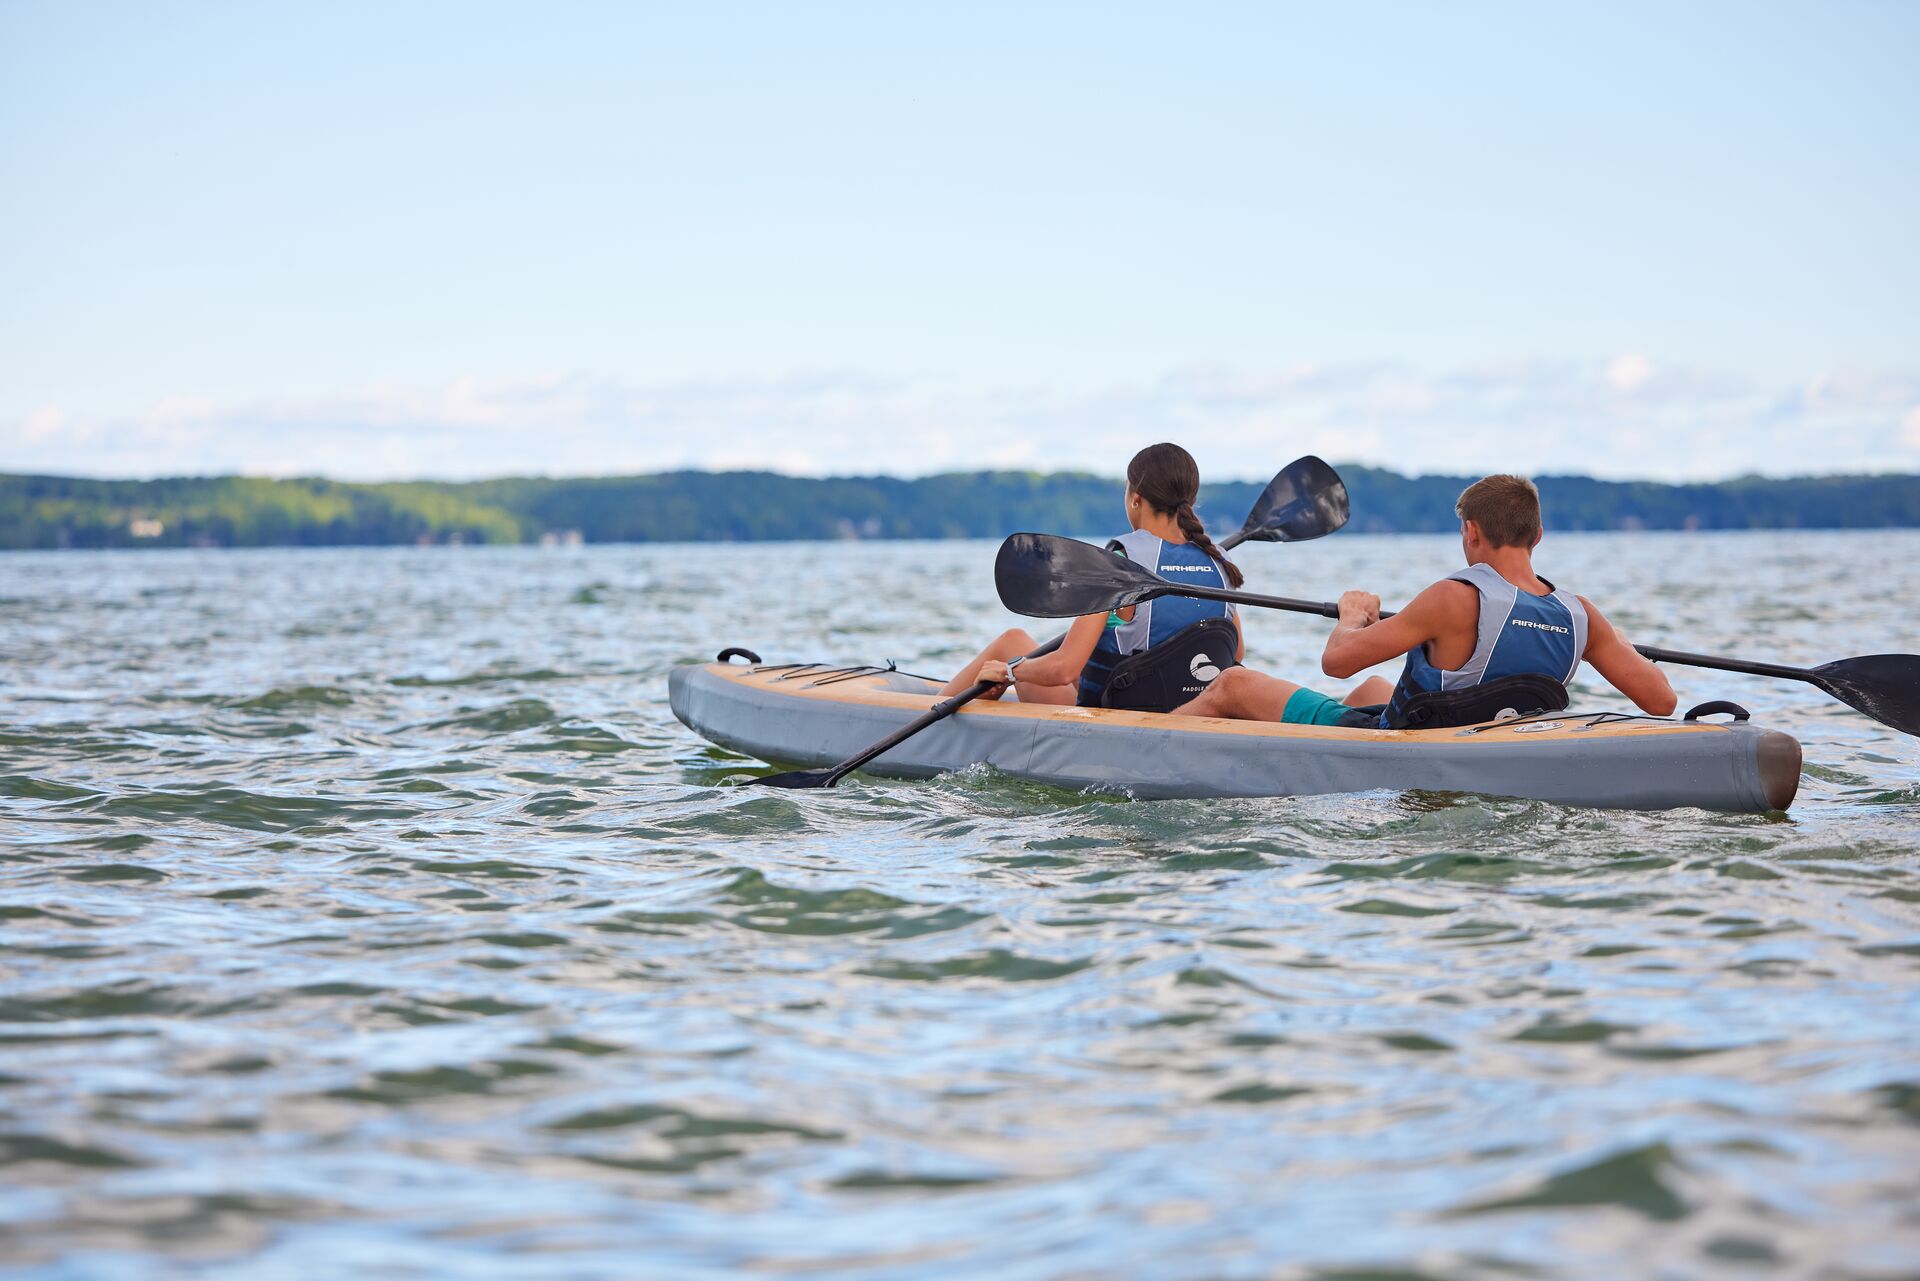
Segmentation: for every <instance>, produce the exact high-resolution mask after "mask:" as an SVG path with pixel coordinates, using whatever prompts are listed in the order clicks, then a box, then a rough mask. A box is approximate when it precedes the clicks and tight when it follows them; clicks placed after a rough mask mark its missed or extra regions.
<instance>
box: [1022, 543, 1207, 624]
mask: <svg viewBox="0 0 1920 1281" xmlns="http://www.w3.org/2000/svg"><path fill="white" fill-rule="evenodd" d="M993 585H994V586H995V587H996V588H998V589H999V591H1000V603H1001V604H1003V605H1005V606H1006V607H1007V608H1008V609H1010V610H1012V611H1013V612H1014V613H1016V614H1025V615H1027V616H1028V617H1029V618H1077V617H1079V616H1080V615H1082V614H1098V613H1101V612H1103V611H1105V610H1109V609H1123V608H1125V607H1126V606H1128V605H1138V604H1139V603H1140V602H1141V601H1145V600H1152V599H1153V598H1154V597H1156V596H1160V595H1164V594H1165V592H1166V590H1167V588H1168V587H1169V586H1170V584H1169V583H1168V582H1167V581H1166V580H1165V579H1163V578H1159V577H1157V576H1155V575H1153V574H1151V573H1148V572H1147V571H1146V570H1144V569H1142V568H1140V567H1139V566H1138V565H1136V564H1134V563H1133V562H1132V561H1130V560H1128V559H1127V558H1126V557H1125V556H1122V555H1120V554H1119V553H1117V552H1110V551H1108V550H1106V549H1105V548H1104V547H1095V546H1093V545H1092V544H1090V543H1082V542H1078V541H1076V540H1074V539H1071V538H1059V537H1056V536H1054V535H1052V534H1013V535H1010V536H1009V537H1008V538H1007V541H1006V542H1004V543H1002V544H1000V554H999V555H998V556H997V557H995V558H994V562H993Z"/></svg>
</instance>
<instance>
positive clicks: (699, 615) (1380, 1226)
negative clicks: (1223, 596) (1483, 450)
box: [0, 533, 1920, 1281]
mask: <svg viewBox="0 0 1920 1281" xmlns="http://www.w3.org/2000/svg"><path fill="white" fill-rule="evenodd" d="M992 552H993V548H992V547H991V546H990V545H987V544H979V543H952V544H934V545H903V544H894V545H873V544H869V545H833V546H807V545H763V546H751V547H748V546H737V547H689V546H657V547H604V548H602V547H589V548H585V549H578V550H547V551H542V550H538V549H531V548H528V549H497V550H495V549H477V548H468V549H441V550H412V549H408V550H384V549H383V550H314V551H296V550H286V551H279V550H275V551H249V552H180V553H171V552H147V553H68V554H55V555H23V554H15V555H9V556H6V557H3V558H0V654H4V660H3V661H4V666H0V680H3V681H4V686H3V687H0V860H3V861H0V1263H5V1264H10V1265H12V1266H13V1267H14V1268H15V1269H17V1270H18V1272H19V1274H20V1275H25V1276H34V1277H47V1278H63V1279H64V1278H136V1277H138V1278H145V1277H173V1276H189V1275H190V1276H194V1277H215V1278H259V1277H274V1278H280V1277H288V1278H309V1277H310V1278H339V1277H343V1276H362V1277H369V1278H463V1277H473V1278H533V1277H541V1278H545V1277H582V1278H593V1277H605V1278H627V1277H640V1276H646V1277H688V1278H704V1277H713V1278H718V1277H732V1276H740V1275H749V1276H761V1277H818V1276H834V1277H857V1278H873V1279H876V1281H877V1279H879V1278H888V1279H892V1278H961V1277H967V1278H972V1277H994V1278H1015V1279H1020V1278H1035V1279H1038V1278H1066V1277H1107V1276H1135V1277H1151V1278H1201V1277H1227V1278H1233V1277H1254V1276H1262V1277H1266V1276H1278V1277H1295V1276H1299V1277H1318V1278H1329V1279H1330V1278H1360V1277H1378V1278H1403V1279H1404V1278H1442V1277H1513V1278H1531V1277H1621V1276H1662V1277H1756V1276H1764V1277H1772V1276H1782V1277H1787V1276H1791V1277H1820V1278H1885V1277H1894V1276H1913V1275H1916V1274H1920V752H1916V746H1920V745H1917V744H1916V742H1915V741H1914V740H1911V739H1906V738H1902V737H1900V736H1898V735H1896V734H1894V733H1893V732H1891V731H1889V730H1885V729H1882V728H1880V727H1879V726H1876V725H1874V724H1872V723H1870V722H1868V721H1866V720H1865V719H1863V718H1861V717H1860V716H1858V715H1856V714H1854V713H1851V712H1849V711H1847V710H1846V709H1845V708H1843V707H1840V706H1839V705H1837V704H1834V703H1831V702H1829V701H1827V700H1825V699H1824V698H1823V697H1822V696H1821V695H1819V694H1818V693H1817V692H1815V691H1813V690H1812V689H1811V688H1809V687H1805V686H1801V685H1795V684H1788V683H1782V682H1767V681H1761V680H1757V679H1753V678H1746V677H1739V676H1731V675H1723V674H1716V673H1710V672H1700V671H1691V670H1686V669H1673V670H1672V675H1673V677H1674V679H1675V683H1676V685H1677V686H1678V687H1679V689H1680V692H1681V699H1682V706H1683V707H1684V706H1687V705H1689V704H1691V703H1694V702H1699V701H1704V700H1706V699H1709V698H1722V697H1724V698H1733V699H1736V700H1738V701H1740V702H1743V703H1746V704H1747V705H1749V706H1750V707H1752V708H1753V709H1754V710H1755V712H1756V713H1757V716H1756V719H1759V720H1763V721H1765V722H1766V723H1769V724H1771V725H1774V726H1777V727H1780V728H1784V729H1787V730H1789V731H1791V732H1793V733H1794V734H1796V735H1797V736H1799V737H1800V739H1801V740H1802V742H1803V743H1804V744H1805V748H1806V756H1807V775H1806V779H1805V782H1804V785H1803V788H1802V791H1801V794H1800V800H1799V802H1798V803H1797V805H1796V806H1795V807H1794V809H1793V811H1792V813H1791V814H1790V815H1788V816H1785V817H1782V816H1779V815H1774V816H1770V817H1769V816H1726V815H1710V814H1706V813H1702V812H1695V811H1681V812H1677V813H1669V814H1658V815H1641V814H1629V813H1613V812H1606V813H1602V812H1596V811H1582V810H1573V809H1566V808H1560V807H1556V806H1552V805H1545V804H1536V803H1528V802H1520V801H1511V800H1489V799H1485V798H1476V797H1464V796H1463V797H1440V796H1432V795H1425V796H1405V795H1398V794H1390V793H1375V794H1366V795H1357V796H1334V797H1315V798H1304V799H1275V800H1266V801H1236V802H1231V803H1201V802H1190V801H1186V802H1154V803H1138V802H1129V801H1127V800H1125V799H1121V798H1114V797H1093V796H1080V795H1075V794H1070V793H1064V792H1057V791H1050V790H1047V789H1043V788H1037V787H1033V786H1030V785H1027V784H1023V783H1020V782H1017V781H1012V780H1008V779H1005V778H1002V777H996V776H993V775H991V774H988V773H967V774H962V775H955V776H949V777H946V778H942V779H940V780H937V781H935V782H932V783H925V784H913V783H899V782H884V781H876V780H872V779H867V778H863V777H856V778H854V779H851V780H849V781H848V783H847V784H845V785H843V786H842V787H841V788H840V789H839V790H838V791H835V792H822V793H797V792H772V791H766V790H759V789H745V788H740V787H737V786H734V785H732V784H733V782H734V781H735V780H737V779H738V778H740V777H741V776H742V775H743V774H745V773H747V772H749V771H750V770H751V769H753V768H754V766H753V763H751V762H743V761H740V760H738V759H737V758H734V757H731V756H729V755H727V754H726V753H723V752H719V751H716V750H714V749H711V748H709V747H708V746H706V745H705V744H703V743H702V742H701V741H700V740H698V739H697V738H696V737H694V736H693V735H692V734H691V733H689V732H688V731H686V730H685V729H683V728H682V727H681V726H680V725H679V724H678V723H677V722H676V721H674V719H673V717H672V715H671V714H670V712H669V711H668V709H667V706H666V675H667V672H668V671H669V669H671V668H672V667H673V666H674V665H675V664H677V663H685V662H692V661H699V660H706V659H709V658H711V657H712V655H713V653H714V652H715V651H716V650H718V649H719V648H720V647H721V646H723V645H728V644H742V645H748V646H751V647H753V648H755V649H757V650H759V651H760V652H761V653H762V654H763V655H765V656H766V657H767V658H768V660H769V661H783V660H794V659H824V658H834V659H847V660H856V659H880V658H894V659H898V660H900V662H901V665H902V666H904V667H907V668H908V669H910V670H915V671H924V672H935V673H945V672H946V671H948V670H950V669H951V668H952V667H953V666H955V665H956V664H957V663H958V662H959V661H960V660H961V659H962V658H963V657H964V656H965V654H966V653H968V652H970V651H971V649H972V648H973V647H975V646H976V645H977V644H979V643H980V642H983V641H984V640H986V639H987V638H988V637H989V636H991V635H992V634H993V633H994V632H996V631H997V630H998V629H999V628H1001V627H1002V626H1005V625H1007V623H1009V622H1010V621H1012V620H1011V619H1009V617H1008V616H1007V615H1005V614H1004V613H1003V612H1002V611H1001V610H1000V608H999V606H998V605H997V603H996V602H995V601H994V598H993V593H992V586H991V582H990V572H989V568H990V565H991V560H992ZM1457 554H1458V552H1457V548H1456V546H1455V545H1454V543H1453V542H1452V541H1451V540H1449V539H1444V538H1368V537H1359V536H1349V535H1342V536H1340V537H1337V538H1334V539H1330V540H1327V541H1325V542H1322V543H1317V544H1312V545H1307V546H1300V547H1275V546H1266V547H1249V548H1244V549H1242V550H1241V552H1240V554H1239V560H1240V563H1241V564H1242V565H1243V567H1245V568H1246V570H1247V571H1248V577H1249V585H1250V587H1251V588H1253V589H1255V590H1266V591H1270V592H1277V593H1285V594H1290V595H1298V596H1312V597H1318V598H1329V597H1331V596H1332V595H1334V594H1336V593H1337V592H1338V591H1339V590H1340V589H1341V588H1343V587H1346V586H1350V585H1357V586H1366V587H1370V588H1373V589H1375V590H1378V591H1379V592H1380V593H1381V594H1382V595H1383V596H1384V597H1386V598H1387V600H1388V601H1389V602H1390V603H1391V602H1395V601H1400V600H1404V599H1405V598H1406V596H1407V595H1408V594H1409V593H1411V592H1412V591H1413V590H1415V589H1417V588H1418V587H1420V586H1422V585H1423V584H1424V583H1425V582H1426V581H1428V580H1430V579H1432V578H1434V577H1437V576H1439V575H1440V574H1441V573H1443V572H1445V571H1446V570H1448V569H1449V568H1451V567H1452V566H1453V565H1454V563H1455V558H1456V557H1457ZM1541 565H1542V569H1543V570H1544V572H1546V573H1548V574H1549V575H1551V576H1553V577H1554V578H1556V579H1558V580H1560V581H1561V582H1563V583H1565V584H1566V585H1569V586H1572V587H1574V588H1575V589H1576V590H1579V591H1582V592H1584V593H1586V594H1588V595H1590V596H1593V597H1594V598H1595V599H1596V600H1598V601H1600V602H1601V603H1602V604H1603V606H1604V607H1606V608H1608V610H1609V611H1610V612H1611V613H1612V614H1614V616H1615V617H1616V618H1617V619H1618V620H1619V621H1621V622H1622V623H1623V624H1624V625H1625V626H1626V627H1627V629H1628V630H1629V632H1630V634H1631V635H1632V637H1633V638H1634V639H1635V640H1639V641H1645V642H1652V643H1661V644H1668V645H1673V646H1677V647H1683V648H1690V649H1696V650H1704V651H1707V652H1717V653H1732V654H1740V655H1745V656H1750V657H1759V658H1770V659H1775V660H1779V661H1785V662H1792V663H1813V662H1819V661H1824V660H1827V659H1831V658H1837V657H1841V656H1844V655H1849V654H1865V653H1873V652H1879V651H1886V650H1914V649H1920V644H1917V643H1916V628H1915V625H1914V619H1915V611H1916V606H1917V605H1920V534H1917V533H1888V534H1860V535H1855V534H1809V535H1798V536H1787V535H1756V534H1743V535H1652V534H1643V535H1591V536H1578V537H1575V536H1567V537H1558V538H1550V540H1549V542H1548V543H1547V544H1546V545H1545V547H1543V549H1542V557H1541ZM1325 626H1326V625H1325V624H1324V623H1323V622H1321V621H1319V620H1315V619H1307V618H1300V617H1297V616H1287V615H1277V614H1262V615H1259V616H1251V615H1250V617H1249V637H1250V642H1251V659H1252V661H1254V662H1255V663H1256V664H1258V665H1262V666H1266V667H1269V668H1271V669H1274V670H1277V671H1280V672H1282V673H1290V674H1295V675H1303V674H1307V673H1312V672H1315V671H1316V670H1317V657H1318V653H1319V647H1320V644H1321V641H1322V639H1323V637H1324V634H1325V633H1324V628H1325ZM1319 683H1320V684H1321V685H1322V686H1323V687H1329V686H1331V685H1332V682H1326V681H1321V682H1319ZM1576 695H1577V703H1578V704H1579V705H1582V706H1590V707H1591V706H1619V705H1620V704H1619V702H1618V700H1617V699H1612V698H1610V697H1607V696H1605V695H1603V694H1601V693H1600V692H1599V691H1598V690H1595V689H1594V688H1593V687H1592V686H1591V684H1588V685H1586V686H1583V687H1580V688H1577V689H1576ZM936 732H937V731H936Z"/></svg>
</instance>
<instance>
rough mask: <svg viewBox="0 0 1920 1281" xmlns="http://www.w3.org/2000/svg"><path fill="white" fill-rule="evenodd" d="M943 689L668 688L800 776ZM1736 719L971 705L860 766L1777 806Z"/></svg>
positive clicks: (1173, 787)
mask: <svg viewBox="0 0 1920 1281" xmlns="http://www.w3.org/2000/svg"><path fill="white" fill-rule="evenodd" d="M938 690H939V685H938V684H937V683H936V682H934V681H932V680H928V679H926V678H924V677H919V676H911V675H908V674H907V673H905V672H898V671H893V670H890V669H888V668H874V667H844V666H841V667H836V666H833V665H831V664H821V663H797V664H778V665H765V664H755V665H751V666H748V665H741V664H730V663H706V664H699V665H693V666H687V667H681V668H677V669H676V670H675V671H674V672H673V673H672V675H671V677H670V678H669V681H668V693H669V698H670V700H671V702H672V705H673V714H674V715H675V716H677V717H679V718H680V720H681V722H682V723H684V724H685V725H686V726H687V727H688V728H689V729H691V730H693V731H694V732H695V733H697V734H699V735H701V736H702V737H704V738H706V739H708V740H709V741H711V742H714V743H717V744H718V745H720V746H721V747H725V748H728V749H730V750H732V751H735V752H740V753H742V754H744V755H747V756H754V757H758V758H759V759H761V760H764V761H769V762H777V763H780V764H788V765H799V766H822V765H832V764H834V763H836V762H839V761H841V760H844V759H846V758H847V757H849V756H852V755H853V754H854V753H856V752H858V751H860V750H861V749H862V748H865V747H867V746H869V745H870V744H872V743H874V742H875V741H877V740H878V739H880V738H883V737H885V736H886V735H887V734H889V733H891V732H892V731H894V730H896V729H898V728H900V727H901V726H902V725H904V724H906V723H907V722H908V721H910V720H912V719H913V718H914V717H916V716H919V715H921V714H922V713H924V712H925V711H927V709H928V708H929V707H931V706H932V705H933V704H934V703H935V702H936V701H938ZM1720 706H1721V707H1722V709H1726V708H1730V707H1731V705H1730V704H1723V705H1720ZM1689 715H1692V713H1689ZM1740 716H1741V717H1742V719H1740V720H1736V721H1733V722H1727V723H1722V722H1708V721H1704V720H1678V721H1675V720H1664V719H1659V718H1654V717H1646V716H1624V715H1621V714H1619V713H1616V712H1598V713H1595V712H1581V713H1568V712H1557V713H1554V714H1552V715H1550V716H1534V717H1525V718H1519V719H1514V720H1507V721H1494V722H1490V723H1488V724H1485V725H1474V726H1469V727H1467V728H1464V729H1439V730H1382V729H1342V728H1336V727H1333V726H1321V725H1275V724H1269V723H1266V722H1255V721H1228V720H1215V719H1212V718H1209V717H1188V716H1161V715H1154V714H1151V713H1145V712H1122V711H1110V710H1107V709H1104V708H1086V707H1043V706H1039V705H1025V704H1021V703H1018V702H1014V701H1011V700H1008V701H1002V702H985V701H977V702H973V703H969V704H968V705H966V706H965V707H963V708H961V709H960V710H959V711H958V712H957V713H955V714H954V715H953V716H951V717H949V718H948V719H946V720H944V721H940V722H938V723H936V724H934V725H932V726H930V727H928V728H927V729H926V730H924V731H922V732H921V733H919V734H916V735H915V736H913V737H912V738H910V739H908V740H907V741H906V742H904V743H901V744H900V745H898V746H897V747H895V748H893V749H892V750H891V751H888V752H887V753H885V754H884V755H882V756H880V757H879V758H878V759H876V760H875V761H873V763H872V764H870V765H869V766H867V771H868V772H869V773H874V774H882V775H889V776H892V777H897V778H927V777H931V776H932V775H935V774H940V773H944V772H946V771H948V770H956V769H962V768H965V767H966V766H969V765H975V764H984V765H989V766H992V767H993V768H994V769H997V770H1000V771H1002V772H1003V773H1006V774H1010V775H1013V776H1015V777H1017V778H1024V779H1032V780H1034V781H1036V782H1040V783H1049V784H1053V785H1055V786H1059V787H1070V788H1096V789H1101V790H1109V791H1118V792H1125V793H1127V794H1129V795H1132V796H1135V797H1139V798H1141V799H1148V798H1158V797H1206V796H1300V795H1309V794H1313V793H1325V792H1364V791H1373V790H1375V789H1388V790H1395V791H1403V790H1411V789H1418V790H1434V791H1449V792H1482V793H1488V794H1492V795H1498V796H1518V797H1527V798H1531V799H1534V800H1542V801H1557V802H1560V803H1562V804H1567V805H1590V806H1599V807H1604V808H1611V809H1647V810H1657V809H1673V808H1677V807H1680V806H1698V807H1700V808H1702V809H1710V810H1731V811H1766V810H1783V809H1785V808H1786V807H1787V806H1788V805H1789V804H1791V803H1792V801H1793V796H1794V792H1795V791H1796V790H1797V789H1798V788H1799V785H1800V744H1799V742H1798V741H1796V740H1795V739H1793V738H1792V737H1790V736H1788V735H1786V734H1783V733H1780V732H1779V731H1777V730H1768V729H1762V728H1760V727H1759V726H1757V725H1752V724H1749V723H1747V722H1746V721H1745V719H1744V717H1745V713H1744V712H1741V713H1740Z"/></svg>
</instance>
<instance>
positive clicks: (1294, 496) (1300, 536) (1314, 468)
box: [1240, 454, 1350, 543]
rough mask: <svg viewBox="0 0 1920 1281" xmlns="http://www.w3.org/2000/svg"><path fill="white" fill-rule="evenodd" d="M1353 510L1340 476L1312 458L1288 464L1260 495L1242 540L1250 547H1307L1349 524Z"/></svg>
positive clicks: (1242, 532) (1243, 529)
mask: <svg viewBox="0 0 1920 1281" xmlns="http://www.w3.org/2000/svg"><path fill="white" fill-rule="evenodd" d="M1349 512H1350V507H1349V504H1348V502H1347V486H1346V482H1345V481H1343V480H1341V479H1340V473H1339V472H1337V471H1335V470H1334V469H1333V468H1331V467H1329V466H1327V464H1326V463H1324V462H1322V461H1320V460H1319V459H1318V458H1315V457H1314V456H1313V455H1312V454H1308V455H1307V456H1306V457H1305V458H1296V459H1295V460H1294V461H1292V462H1290V463H1288V464H1287V465H1286V468H1285V469H1284V470H1283V471H1281V473H1280V474H1279V475H1278V476H1275V477H1274V478H1273V483H1271V484H1269V485H1268V486H1267V488H1266V491H1265V492H1264V493H1262V494H1261V495H1260V498H1259V501H1257V502H1255V503H1254V505H1253V510H1252V511H1250V512H1248V513H1247V523H1246V524H1245V525H1243V526H1241V527H1240V540H1241V541H1242V542H1249V543H1304V542H1306V541H1307V540H1308V539H1311V538H1324V537H1325V536H1326V535H1328V534H1331V533H1332V532H1333V531H1334V530H1336V529H1338V528H1340V527H1341V526H1342V525H1344V524H1346V523H1347V516H1348V515H1349Z"/></svg>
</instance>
